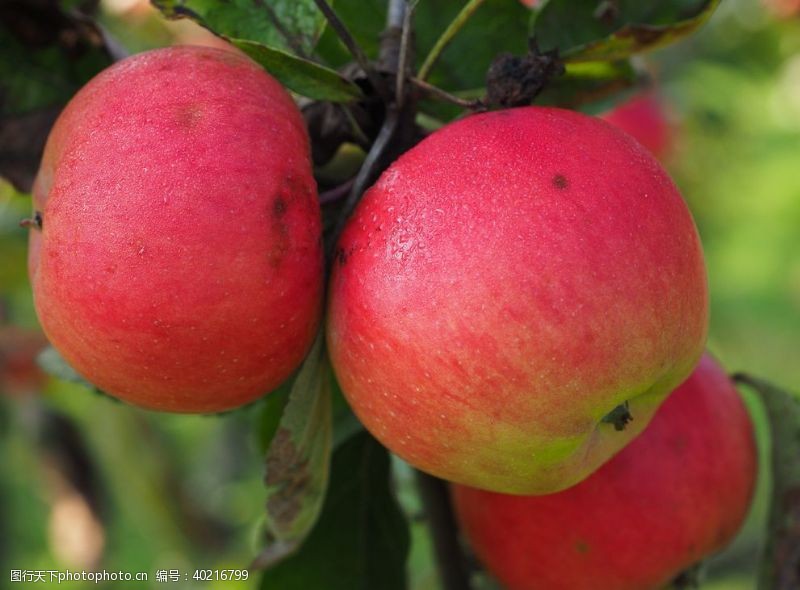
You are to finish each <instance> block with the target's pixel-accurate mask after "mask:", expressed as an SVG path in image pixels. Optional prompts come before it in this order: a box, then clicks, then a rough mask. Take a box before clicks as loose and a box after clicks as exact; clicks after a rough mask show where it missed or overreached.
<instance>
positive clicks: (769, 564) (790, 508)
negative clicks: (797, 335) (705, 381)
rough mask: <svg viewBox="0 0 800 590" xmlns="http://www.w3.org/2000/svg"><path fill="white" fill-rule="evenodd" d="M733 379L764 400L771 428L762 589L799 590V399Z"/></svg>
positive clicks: (737, 377)
mask: <svg viewBox="0 0 800 590" xmlns="http://www.w3.org/2000/svg"><path fill="white" fill-rule="evenodd" d="M733 380H734V381H736V382H737V383H742V384H744V385H747V386H748V387H751V388H752V389H754V390H755V391H757V392H758V394H759V395H760V397H761V400H762V402H763V404H764V408H765V409H766V412H767V418H768V420H769V425H770V440H771V443H772V444H771V447H772V499H771V504H770V514H769V525H768V527H769V528H768V531H767V542H766V546H765V548H764V555H763V556H762V558H761V571H760V573H759V581H758V588H759V590H793V589H797V588H800V400H798V399H797V398H796V397H794V396H792V395H791V394H789V393H787V392H784V391H781V390H780V389H778V388H777V387H774V386H772V385H770V384H769V383H767V382H766V381H763V380H761V379H758V378H756V377H751V376H750V375H746V374H743V373H737V374H735V375H733Z"/></svg>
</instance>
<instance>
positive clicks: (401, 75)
mask: <svg viewBox="0 0 800 590" xmlns="http://www.w3.org/2000/svg"><path fill="white" fill-rule="evenodd" d="M401 6H403V7H404V8H405V11H404V14H403V29H402V34H401V36H400V58H399V65H398V66H397V76H396V77H395V89H394V91H395V102H396V103H397V108H398V109H402V108H403V104H404V103H405V98H406V95H405V91H406V88H405V86H406V77H407V75H408V62H409V58H410V55H411V48H410V46H409V45H410V41H411V16H412V14H413V12H414V7H413V6H406V5H405V0H402V4H401ZM389 8H391V5H390V7H389Z"/></svg>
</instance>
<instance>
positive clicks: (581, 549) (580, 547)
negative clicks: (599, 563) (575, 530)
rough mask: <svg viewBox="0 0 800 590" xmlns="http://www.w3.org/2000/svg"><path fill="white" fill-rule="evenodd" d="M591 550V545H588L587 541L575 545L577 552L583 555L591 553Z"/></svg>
mask: <svg viewBox="0 0 800 590" xmlns="http://www.w3.org/2000/svg"><path fill="white" fill-rule="evenodd" d="M590 549H591V547H589V543H587V542H586V541H578V542H576V543H575V551H577V552H578V553H580V554H582V555H585V554H586V553H589V551H590Z"/></svg>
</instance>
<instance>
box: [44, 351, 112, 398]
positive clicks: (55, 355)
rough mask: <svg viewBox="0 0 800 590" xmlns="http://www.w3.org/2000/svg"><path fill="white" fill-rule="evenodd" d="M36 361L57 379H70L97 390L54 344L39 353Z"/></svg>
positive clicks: (72, 381)
mask: <svg viewBox="0 0 800 590" xmlns="http://www.w3.org/2000/svg"><path fill="white" fill-rule="evenodd" d="M36 363H37V364H38V365H39V367H41V369H42V370H43V371H44V372H45V373H47V374H48V375H50V376H52V377H55V378H56V379H62V380H63V381H69V382H71V383H78V384H80V385H83V386H85V387H88V388H89V389H93V390H95V391H97V388H96V387H95V386H94V385H92V384H91V383H90V382H89V381H87V380H86V379H84V378H83V377H81V376H80V375H79V374H78V372H77V371H76V370H75V369H73V368H72V367H71V366H70V364H69V363H68V362H67V361H66V360H64V357H62V356H61V354H60V353H59V352H58V351H57V350H56V349H55V348H53V347H52V346H48V347H47V348H45V349H44V350H42V352H40V353H39V356H37V357H36Z"/></svg>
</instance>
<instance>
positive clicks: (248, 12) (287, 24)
mask: <svg viewBox="0 0 800 590" xmlns="http://www.w3.org/2000/svg"><path fill="white" fill-rule="evenodd" d="M151 1H152V3H153V5H154V6H155V7H156V8H158V9H159V10H160V11H161V12H162V13H163V14H164V16H166V17H167V18H172V19H177V18H189V19H191V20H193V21H195V22H196V23H198V24H200V25H202V26H203V27H205V28H207V29H209V30H211V31H214V32H215V33H218V34H219V35H224V36H226V37H234V38H236V39H246V40H248V41H256V42H258V43H261V44H263V45H269V46H270V47H279V48H281V49H285V50H289V51H292V52H294V53H298V54H300V55H310V54H311V51H312V50H313V49H314V45H316V42H317V40H318V39H319V37H320V35H321V34H322V31H323V29H324V28H325V22H326V21H325V17H324V15H323V14H322V13H321V12H320V11H319V9H318V8H317V6H316V4H315V3H314V0H151Z"/></svg>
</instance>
